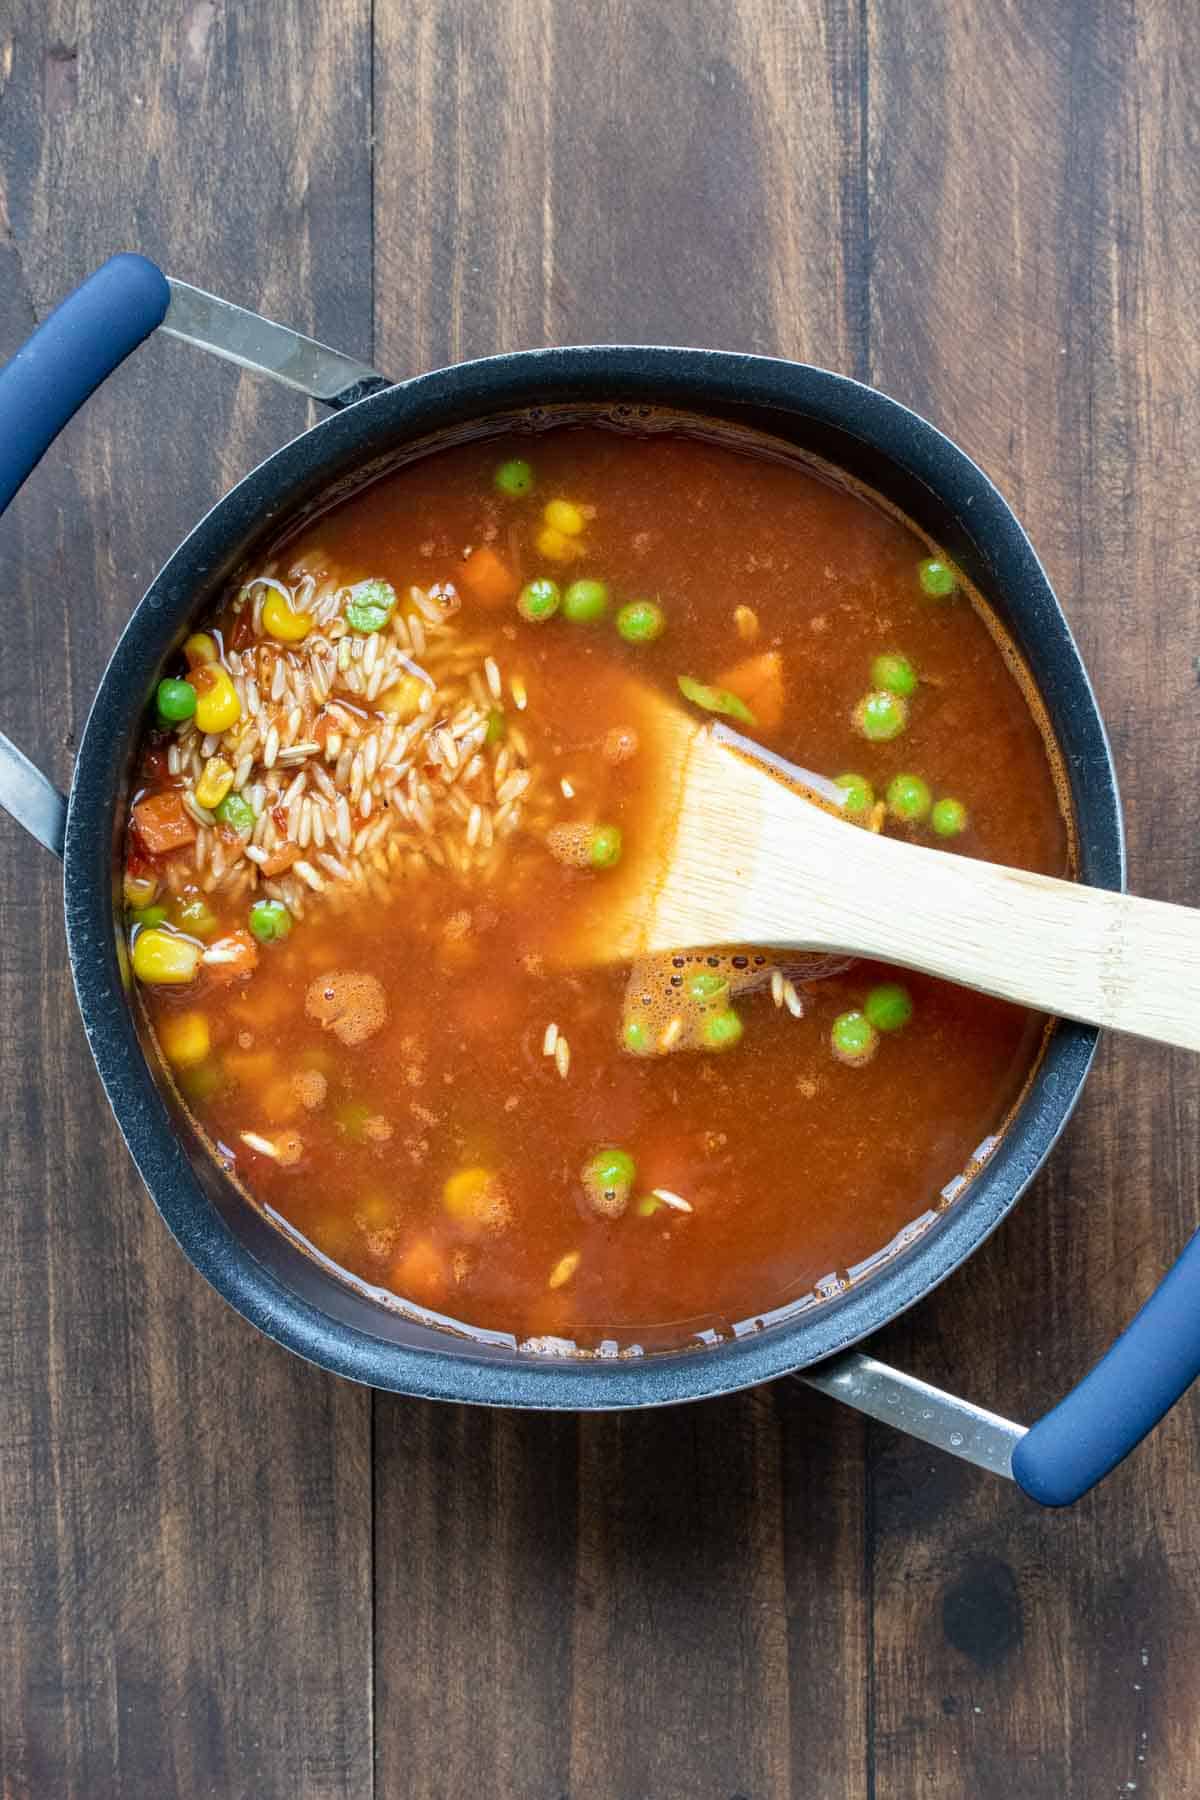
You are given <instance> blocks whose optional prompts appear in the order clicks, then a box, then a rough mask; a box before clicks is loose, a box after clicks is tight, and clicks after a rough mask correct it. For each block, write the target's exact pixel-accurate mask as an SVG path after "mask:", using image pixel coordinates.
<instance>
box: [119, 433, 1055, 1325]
mask: <svg viewBox="0 0 1200 1800" xmlns="http://www.w3.org/2000/svg"><path fill="white" fill-rule="evenodd" d="M250 573H251V575H252V576H253V577H255V579H252V580H250V581H248V582H246V583H245V584H244V585H243V586H241V587H240V588H239V589H238V590H237V592H235V593H231V594H230V595H229V597H228V600H227V603H226V605H225V607H224V609H223V610H222V611H221V613H220V614H219V616H217V617H216V618H215V619H213V620H212V621H211V623H210V624H209V625H207V626H206V627H205V628H204V630H203V632H202V633H201V634H199V636H198V637H196V638H193V639H190V640H189V642H188V645H187V646H185V659H184V660H181V662H180V664H179V667H178V670H177V672H174V673H173V674H172V675H171V676H169V677H168V678H167V680H166V681H165V682H164V683H163V684H162V686H161V687H160V690H159V702H158V703H159V709H160V712H159V717H158V719H157V721H156V723H155V724H154V725H153V726H152V727H151V728H150V729H149V730H148V732H147V736H146V739H145V743H144V746H143V750H142V753H141V760H140V764H139V769H138V777H137V782H136V784H135V790H136V791H135V794H134V797H133V803H132V813H131V825H130V830H129V833H128V840H127V846H128V847H127V866H126V899H127V902H128V904H129V908H130V920H129V928H130V936H131V941H132V952H131V954H132V959H133V965H134V969H135V972H136V973H137V974H138V975H139V977H140V978H141V993H142V997H143V999H144V1001H145V1005H146V1008H147V1011H148V1015H149V1018H150V1021H151V1023H152V1026H153V1028H154V1031H155V1034H156V1036H157V1039H158V1042H159V1044H160V1046H161V1049H162V1052H163V1055H164V1058H165V1060H166V1062H167V1063H168V1065H169V1066H170V1067H171V1068H172V1069H173V1072H174V1076H175V1080H176V1081H177V1083H178V1085H179V1087H180V1090H181V1092H182V1093H183V1095H184V1097H185V1099H186V1101H187V1103H188V1105H189V1107H190V1108H191V1110H192V1112H193V1113H194V1115H195V1117H196V1118H197V1120H198V1121H199V1123H200V1124H201V1126H202V1127H203V1129H204V1131H205V1132H206V1133H207V1134H208V1136H209V1137H210V1139H211V1140H212V1142H213V1144H214V1146H215V1147H216V1153H217V1154H218V1155H219V1156H220V1157H221V1159H222V1160H223V1161H224V1162H225V1164H226V1166H227V1167H228V1168H230V1169H231V1170H232V1171H234V1172H235V1173H236V1175H237V1176H238V1177H239V1178H240V1180H241V1181H242V1182H243V1183H244V1185H245V1187H246V1189H247V1190H248V1192H249V1194H250V1195H251V1196H253V1199H254V1201H255V1202H256V1203H258V1204H260V1205H262V1206H264V1207H267V1208H269V1209H271V1210H272V1211H273V1212H274V1213H275V1214H277V1215H279V1216H280V1217H281V1218H282V1219H283V1220H284V1221H286V1222H287V1224H288V1225H289V1226H290V1227H291V1228H293V1229H294V1230H295V1231H296V1232H298V1233H300V1234H302V1235H303V1237H304V1238H306V1239H307V1240H308V1241H309V1242H310V1243H311V1244H312V1245H313V1246H315V1248H316V1250H317V1251H319V1252H320V1253H321V1254H323V1255H324V1256H326V1257H328V1258H330V1259H332V1261H333V1262H335V1263H336V1264H337V1265H339V1266H340V1267H341V1268H342V1269H344V1270H345V1271H347V1272H348V1273H349V1274H350V1275H351V1276H354V1277H357V1278H360V1279H362V1280H363V1281H365V1282H367V1283H370V1284H371V1285H372V1286H374V1287H377V1288H379V1289H382V1290H387V1292H388V1293H389V1294H394V1295H396V1296H397V1297H399V1298H400V1299H401V1300H403V1301H405V1302H407V1303H410V1304H412V1305H415V1306H417V1307H419V1308H421V1309H423V1310H428V1311H432V1312H434V1313H437V1314H439V1315H443V1316H445V1317H447V1318H450V1319H453V1320H455V1321H460V1322H462V1323H463V1324H464V1325H466V1326H468V1327H479V1328H489V1329H496V1330H502V1331H508V1332H512V1333H513V1334H514V1335H515V1336H516V1337H517V1338H518V1339H519V1340H522V1341H529V1342H531V1343H533V1344H534V1345H535V1346H539V1347H542V1348H545V1349H548V1350H552V1349H558V1350H562V1349H564V1348H565V1347H567V1346H568V1345H575V1346H578V1347H579V1348H581V1349H594V1348H596V1347H597V1346H599V1345H600V1344H602V1343H604V1344H606V1345H609V1344H616V1345H618V1346H619V1347H621V1348H633V1347H634V1346H638V1347H641V1348H642V1349H646V1350H651V1349H656V1348H665V1347H675V1346H678V1345H680V1344H684V1343H687V1342H690V1341H693V1340H694V1339H695V1338H696V1336H697V1335H698V1334H701V1335H707V1334H710V1333H713V1332H716V1333H718V1334H722V1333H726V1332H728V1331H730V1330H731V1329H732V1328H733V1327H734V1326H735V1325H737V1324H739V1323H741V1322H745V1321H748V1320H753V1319H756V1318H761V1317H762V1316H763V1315H764V1314H765V1313H768V1312H771V1311H773V1310H775V1309H777V1308H780V1307H782V1306H785V1305H786V1304H788V1303H790V1302H794V1301H797V1300H801V1299H803V1298H805V1297H806V1296H809V1295H811V1294H813V1293H814V1292H815V1293H818V1294H822V1293H829V1292H833V1291H836V1290H837V1288H838V1287H839V1286H841V1285H842V1284H844V1283H845V1282H847V1281H848V1280H851V1279H854V1278H856V1277H857V1276H858V1275H860V1274H861V1273H862V1272H863V1270H864V1266H865V1265H869V1264H870V1263H871V1261H872V1259H873V1258H875V1257H876V1256H877V1255H878V1254H879V1253H881V1252H884V1251H885V1250H886V1249H887V1247H888V1246H890V1245H893V1244H894V1243H895V1241H896V1240H897V1238H898V1236H902V1235H903V1234H904V1233H905V1232H906V1231H908V1230H909V1229H910V1228H912V1227H914V1226H915V1225H916V1224H917V1223H918V1222H921V1221H927V1220H928V1219H929V1218H930V1217H931V1216H932V1215H933V1213H934V1212H935V1211H936V1210H937V1209H938V1208H939V1207H941V1206H943V1205H945V1204H947V1203H948V1202H949V1201H950V1200H952V1198H953V1196H954V1194H955V1193H956V1192H957V1191H958V1189H959V1188H960V1187H961V1185H962V1180H963V1177H964V1175H969V1174H970V1172H971V1170H972V1169H973V1168H974V1167H975V1166H976V1164H977V1161H978V1159H979V1158H980V1157H982V1156H985V1155H986V1154H987V1152H988V1149H989V1148H990V1146H991V1144H992V1143H993V1142H994V1138H995V1134H996V1133H997V1132H998V1131H999V1130H1000V1129H1001V1128H1002V1125H1003V1122H1004V1119H1005V1117H1006V1115H1007V1114H1008V1113H1009V1111H1010V1110H1011V1108H1012V1106H1013V1105H1014V1103H1015V1101H1016V1100H1017V1098H1018V1097H1019V1095H1020V1092H1021V1090H1022V1087H1023V1085H1024V1084H1025V1083H1026V1081H1027V1080H1028V1078H1029V1075H1030V1072H1031V1069H1032V1067H1033V1065H1034V1062H1035V1060H1036V1057H1037V1054H1038V1050H1039V1046H1040V1044H1041V1041H1042V1036H1043V1031H1044V1024H1045V1022H1044V1020H1042V1019H1041V1018H1039V1017H1037V1016H1035V1015H1031V1014H1029V1013H1027V1012H1024V1011H1022V1010H1020V1009H1018V1008H1015V1007H1012V1006H1009V1005H1007V1004H1005V1003H1003V1002H1000V1001H996V1000H991V999H987V998H985V997H982V996H980V995H978V994H973V993H968V992H966V991H964V990H961V989H957V988H954V987H952V986H948V985H946V984H943V983H939V982H936V981H933V980H929V979H926V978H924V977H921V976H917V975H912V974H909V973H904V972H899V971H896V970H892V969H887V968H882V967H879V966H877V965H872V964H868V963H865V962H861V961H860V962H853V963H851V964H849V966H842V967H840V968H839V967H838V966H837V965H836V964H830V963H826V964H823V965H819V966H814V964H813V963H812V962H811V961H810V960H806V959H804V958H793V959H792V960H791V962H789V961H788V959H787V958H786V957H784V958H780V957H779V956H778V955H777V954H772V953H768V952H765V951H762V952H756V951H755V950H754V948H753V947H752V946H746V947H740V948H737V949H735V950H733V951H729V950H726V951H722V952H720V953H716V952H714V953H712V954H709V953H708V952H707V951H702V952H698V953H696V954H692V955H689V956H687V957H681V958H679V959H671V958H668V959H665V960H664V961H663V962H662V963H661V964H659V965H656V966H654V967H646V968H638V969H635V970H633V971H630V970H628V969H621V968H609V969H605V968H588V969H572V968H561V967H558V966H556V964H555V961H554V959H553V957H552V956H550V955H549V954H548V951H549V948H550V945H551V942H552V938H553V934H554V931H555V927H556V924H558V923H560V922H561V920H562V919H563V918H564V917H568V916H569V914H570V911H571V909H572V908H573V907H574V906H575V905H576V904H577V902H578V899H579V896H580V894H581V893H582V892H583V891H584V890H585V888H586V889H587V890H588V891H592V892H594V890H595V888H596V886H597V884H602V883H603V882H604V880H605V879H606V876H607V875H608V873H609V871H610V869H611V868H612V867H613V866H614V865H615V863H616V862H617V861H619V859H620V857H621V855H622V854H623V852H624V850H625V848H627V847H628V846H629V845H630V844H632V843H634V842H636V840H637V837H638V834H639V832H640V831H642V830H643V829H646V828H647V826H648V821H649V819H650V818H651V816H652V814H653V809H654V808H655V806H656V804H658V803H659V801H660V800H661V796H659V795H656V794H655V793H654V792H653V783H652V781H651V780H649V779H648V776H647V763H646V747H645V746H644V745H642V744H640V743H639V742H638V741H637V734H636V731H635V730H634V729H633V728H631V725H630V720H629V717H628V708H627V707H624V708H623V703H622V694H623V691H624V689H625V684H626V682H627V681H628V678H629V676H630V675H631V674H632V675H634V676H636V677H637V678H638V679H639V680H640V681H643V682H645V683H647V684H649V685H651V686H653V687H655V688H657V689H660V690H661V691H662V692H664V693H666V694H669V695H670V696H672V697H673V698H674V700H675V701H677V703H678V704H679V705H680V706H682V707H685V708H687V709H689V710H691V711H694V712H695V713H696V715H697V716H698V717H701V716H703V715H704V712H705V711H706V710H710V709H712V708H714V707H715V708H718V709H719V710H720V711H722V712H723V713H725V714H727V715H728V716H730V718H731V722H733V723H735V724H736V725H737V727H738V729H740V730H742V731H744V732H745V733H746V734H747V735H748V736H751V737H754V738H756V739H757V740H758V741H760V742H761V743H763V744H764V745H766V746H767V747H769V748H770V749H771V750H772V751H775V752H777V753H779V754H781V755H782V756H784V757H786V758H788V759H790V760H794V761H796V762H799V763H801V764H804V765H806V766H808V767H810V768H813V769H817V770H820V771H821V772H823V773H825V774H827V775H830V776H833V777H842V776H845V777H847V778H849V777H851V776H853V777H857V778H859V779H858V781H857V782H856V783H851V782H850V781H849V779H847V783H846V787H847V795H848V804H849V806H850V807H852V808H853V818H854V821H855V823H856V824H858V825H859V826H861V828H863V829H879V830H883V831H886V832H889V833H894V834H898V835H902V836H907V837H911V838H913V839H915V840H917V841H920V842H925V843H933V844H941V845H944V846H945V848H946V851H947V853H948V854H958V855H966V856H977V857H985V858H988V859H990V860H993V861H997V862H1005V863H1010V864H1014V865H1016V866H1018V867H1023V868H1028V869H1035V870H1039V871H1042V872H1045V873H1048V874H1056V875H1060V874H1065V873H1069V871H1070V862H1071V853H1070V834H1069V827H1068V824H1067V821H1066V818H1065V815H1064V810H1063V806H1062V803H1061V793H1062V783H1061V779H1060V775H1059V771H1058V769H1057V766H1056V763H1055V753H1054V751H1053V747H1052V745H1051V744H1050V742H1049V739H1048V734H1047V732H1046V729H1045V726H1044V722H1043V721H1042V719H1041V717H1040V714H1039V711H1038V709H1037V706H1036V702H1035V701H1033V700H1032V699H1031V697H1030V694H1029V690H1028V684H1027V682H1026V681H1025V680H1024V678H1023V677H1022V675H1021V672H1020V670H1019V667H1018V665H1017V662H1016V659H1015V657H1014V655H1013V653H1012V652H1011V650H1010V649H1009V647H1008V646H1007V645H1006V644H1005V643H1004V642H1003V640H1002V638H1001V636H1000V635H999V633H998V632H997V630H996V628H995V626H994V624H993V623H992V622H991V621H989V619H988V618H987V616H986V613H985V610H984V609H983V607H982V605H981V603H980V602H979V601H978V598H977V597H976V596H974V595H973V594H972V593H971V592H970V591H969V589H968V587H967V585H966V583H965V582H964V581H963V579H962V577H961V576H960V575H959V573H958V571H956V570H955V569H954V568H953V566H952V565H951V564H950V563H949V562H948V561H947V559H945V558H944V557H942V556H940V555H939V554H938V553H937V552H936V550H934V549H933V548H932V547H931V546H929V545H927V544H926V543H925V542H924V541H923V540H922V539H921V538H919V537H918V536H917V535H916V533H915V532H914V531H913V530H912V528H911V527H910V526H909V525H907V524H906V523H905V522H903V521H902V520H899V519H897V518H896V517H894V516H892V515H891V514H890V513H888V512H887V511H885V510H884V509H883V508H882V507H881V506H879V505H877V504H875V503H873V502H872V501H871V500H870V499H869V497H866V496H864V495H862V494H861V493H859V492H856V491H852V490H851V489H849V488H848V487H846V486H842V485H839V484H838V483H837V482H836V481H834V480H832V479H826V478H823V477H822V476H821V474H820V473H818V472H817V471H815V470H812V469H810V468H808V467H805V466H802V465H800V464H799V463H798V462H797V461H795V460H785V459H783V458H782V457H780V458H773V457H768V456H763V455H755V454H742V453H739V452H737V451H736V450H735V449H733V448H731V447H730V446H729V445H728V444H725V443H721V442H715V441H706V440H704V439H703V438H701V437H694V436H688V435H683V434H682V433H677V432H669V433H655V434H651V435H645V436H636V435H632V434H630V433H627V432H618V431H613V430H605V429H601V428H599V427H596V426H577V427H570V428H567V427H560V428H556V429H553V430H546V431H544V432H541V433H538V434H534V435H528V436H526V435H523V436H520V437H512V438H506V439H496V438H492V439H488V440H480V441H475V442H471V443H465V444H462V445H460V446H457V447H454V448H449V449H444V450H441V451H439V452H437V453H436V454H431V455H429V456H427V457H425V458H423V459H421V460H418V461H415V462H412V463H410V464H408V465H407V466H405V467H403V468H400V469H397V470H396V471H394V472H393V473H391V474H388V475H386V476H384V477H383V478H381V479H379V480H377V481H375V482H374V484H373V485H371V486H370V487H368V488H366V489H364V490H363V491H361V492H359V493H357V494H356V495H354V496H352V497H351V498H349V499H347V500H344V501H343V502H341V503H340V504H339V505H337V506H336V507H334V508H333V509H331V510H329V511H328V512H326V513H325V514H324V515H323V516H321V517H319V518H318V519H316V520H315V521H312V522H310V523H307V524H306V525H305V526H304V528H303V529H302V531H300V532H299V534H297V535H294V536H293V537H292V538H291V539H290V540H288V541H286V542H285V543H284V544H282V545H281V547H279V548H278V549H277V550H276V551H275V553H274V554H273V556H272V557H271V558H270V559H269V561H267V562H265V563H264V564H263V566H262V567H261V568H260V569H256V570H254V571H251V572H250ZM681 677H682V678H683V683H682V689H681V683H680V678H681ZM647 996H649V1001H650V1003H648V1001H647Z"/></svg>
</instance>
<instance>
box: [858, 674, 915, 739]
mask: <svg viewBox="0 0 1200 1800" xmlns="http://www.w3.org/2000/svg"><path fill="white" fill-rule="evenodd" d="M854 724H855V728H856V729H857V730H858V731H861V732H862V735H863V736H864V737H865V738H868V739H869V740H870V742H871V743H873V744H886V743H888V742H890V740H891V739H892V738H896V737H899V736H900V733H901V732H902V731H903V730H904V727H905V726H906V725H907V724H908V701H907V700H905V699H903V698H902V697H901V696H900V695H899V694H889V693H887V692H885V690H884V689H882V688H878V689H876V691H875V692H874V693H870V694H864V695H863V697H862V699H861V700H860V701H859V703H858V705H857V706H856V707H855V709H854Z"/></svg>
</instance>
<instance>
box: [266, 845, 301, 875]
mask: <svg viewBox="0 0 1200 1800" xmlns="http://www.w3.org/2000/svg"><path fill="white" fill-rule="evenodd" d="M299 857H300V846H299V844H280V845H279V846H278V848H277V849H275V850H272V852H271V854H270V855H269V856H268V858H267V860H266V862H265V863H260V864H259V867H260V868H261V870H262V872H263V874H264V875H265V876H266V877H267V879H268V880H271V879H272V878H273V877H274V876H276V875H282V874H283V872H284V870H285V869H290V868H291V866H292V864H293V863H294V862H297V861H298V860H299Z"/></svg>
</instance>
